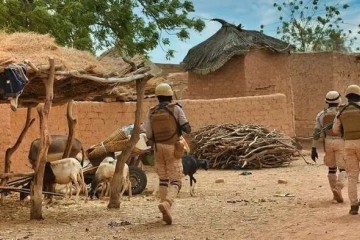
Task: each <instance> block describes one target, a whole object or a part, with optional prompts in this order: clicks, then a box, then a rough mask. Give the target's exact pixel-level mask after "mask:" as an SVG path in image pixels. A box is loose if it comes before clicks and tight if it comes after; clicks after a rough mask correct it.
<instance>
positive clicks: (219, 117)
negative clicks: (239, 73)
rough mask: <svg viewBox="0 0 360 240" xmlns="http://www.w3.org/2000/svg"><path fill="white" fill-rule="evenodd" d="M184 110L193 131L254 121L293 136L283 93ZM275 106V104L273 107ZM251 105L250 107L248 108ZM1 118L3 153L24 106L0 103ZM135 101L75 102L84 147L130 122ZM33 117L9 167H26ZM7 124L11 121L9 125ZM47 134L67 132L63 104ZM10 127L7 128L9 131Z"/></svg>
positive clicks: (193, 104) (186, 104) (191, 103)
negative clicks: (13, 106) (206, 126)
mask: <svg viewBox="0 0 360 240" xmlns="http://www.w3.org/2000/svg"><path fill="white" fill-rule="evenodd" d="M180 103H181V104H182V105H183V108H184V111H185V112H186V115H187V117H188V119H189V122H190V123H191V125H192V128H193V130H194V131H196V130H198V129H199V128H200V127H202V126H205V125H208V124H221V123H255V124H262V125H265V126H267V127H269V128H270V129H277V130H280V131H283V132H285V133H286V134H288V135H290V136H294V133H295V130H294V128H293V125H292V123H291V122H289V121H288V119H286V118H284V117H283V109H285V108H286V104H287V101H286V97H285V95H283V94H273V95H266V96H255V97H242V98H226V99H214V100H182V101H180ZM154 104H155V101H154V100H147V101H146V102H145V104H144V108H143V113H144V114H143V117H145V112H147V110H148V109H149V108H150V106H153V105H154ZM274 105H276V106H278V107H276V108H273V106H274ZM249 106H251V107H249ZM0 107H1V110H2V113H3V114H2V117H4V116H7V117H5V119H1V120H3V121H1V122H0V125H1V129H2V134H3V138H2V140H3V141H2V142H1V143H0V153H1V154H5V150H6V148H7V147H8V146H9V145H13V144H14V143H15V141H16V139H17V137H18V135H19V133H20V131H21V129H22V128H23V124H24V121H25V118H26V109H18V111H17V112H15V113H14V112H11V110H10V107H9V106H8V105H0ZM134 113H135V103H120V102H114V103H92V102H76V103H75V104H74V107H73V114H74V116H75V117H76V118H77V120H78V123H77V126H76V137H77V138H78V139H80V140H81V141H82V143H83V145H84V147H85V149H87V148H88V147H89V146H91V145H93V144H97V143H99V142H101V141H102V140H104V139H105V138H106V137H108V136H109V135H110V134H111V133H112V132H113V131H114V130H116V129H117V128H118V127H121V126H124V125H127V124H129V123H132V122H133V120H134ZM32 115H33V117H35V118H36V121H35V123H34V125H33V126H32V127H31V128H30V129H29V131H28V133H27V135H26V136H25V138H24V140H23V142H22V144H21V146H20V147H19V149H18V150H17V152H16V153H15V154H14V155H13V158H12V160H13V164H12V170H14V169H16V170H17V171H21V170H25V171H27V170H29V168H28V167H27V166H26V164H28V160H27V155H28V148H29V146H30V143H31V141H32V140H33V139H35V138H38V137H39V121H38V116H37V113H35V111H33V114H32ZM10 123H11V124H10ZM49 129H50V134H67V122H66V106H60V107H53V108H52V109H51V112H50V116H49ZM10 130H11V131H10ZM3 156H4V155H2V156H0V165H1V169H0V172H3V169H4V168H3V160H4V157H3Z"/></svg>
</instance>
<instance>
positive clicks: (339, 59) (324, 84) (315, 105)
mask: <svg viewBox="0 0 360 240" xmlns="http://www.w3.org/2000/svg"><path fill="white" fill-rule="evenodd" d="M290 64H291V80H292V86H293V95H294V109H295V125H296V135H297V136H311V135H312V132H313V128H314V123H315V117H316V114H317V113H318V112H319V111H321V110H322V109H324V108H325V107H326V106H327V104H326V103H325V95H326V93H327V92H328V91H331V90H336V91H339V92H340V94H341V95H342V102H343V103H345V102H346V98H345V90H346V88H347V86H348V85H349V84H360V62H359V61H358V60H357V59H356V56H355V55H349V54H341V53H332V52H323V53H295V54H292V55H291V61H290Z"/></svg>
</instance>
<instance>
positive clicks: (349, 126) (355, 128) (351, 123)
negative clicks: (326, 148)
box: [339, 104, 360, 140]
mask: <svg viewBox="0 0 360 240" xmlns="http://www.w3.org/2000/svg"><path fill="white" fill-rule="evenodd" d="M339 117H340V120H341V124H342V127H343V138H344V139H345V140H355V139H360V106H359V107H356V106H354V105H353V104H349V105H347V106H345V107H344V109H343V110H342V111H341V112H340V116H339Z"/></svg>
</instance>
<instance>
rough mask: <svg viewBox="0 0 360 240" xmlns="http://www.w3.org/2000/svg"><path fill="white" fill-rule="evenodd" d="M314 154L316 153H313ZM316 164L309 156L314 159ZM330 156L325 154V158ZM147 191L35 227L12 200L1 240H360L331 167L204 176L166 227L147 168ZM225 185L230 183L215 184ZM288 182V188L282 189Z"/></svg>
mask: <svg viewBox="0 0 360 240" xmlns="http://www.w3.org/2000/svg"><path fill="white" fill-rule="evenodd" d="M307 153H308V152H307ZM306 158H307V160H308V161H311V159H310V157H309V155H307V156H306ZM321 158H322V154H320V159H321ZM145 170H146V173H147V176H148V187H147V190H146V191H145V192H144V193H143V194H141V195H136V196H134V197H133V198H131V200H130V201H128V200H127V199H124V200H123V201H122V204H121V208H120V209H117V210H108V209H107V208H106V206H107V201H99V200H93V201H89V202H88V203H86V204H85V203H84V202H83V201H80V202H79V203H75V202H74V201H72V200H66V201H63V200H58V201H56V203H55V204H54V205H52V206H44V207H43V213H44V214H43V215H44V217H45V220H42V221H30V220H29V214H30V204H29V202H27V203H21V202H19V201H18V200H17V198H18V194H15V193H14V194H12V195H11V196H10V197H9V196H8V197H6V198H5V200H4V204H3V205H1V206H0V209H1V211H0V239H77V240H82V239H157V240H158V239H160V240H161V239H359V236H360V232H359V230H358V229H359V224H360V215H358V216H351V215H349V214H348V210H349V208H350V206H349V200H348V198H347V188H345V189H344V197H345V203H343V204H333V203H331V198H332V194H331V192H330V189H329V186H328V183H327V176H326V175H327V168H326V167H325V166H324V165H323V164H322V161H321V160H318V163H317V164H316V165H306V164H305V162H304V160H303V159H299V160H296V161H294V162H292V164H291V165H290V166H289V167H284V168H276V169H262V170H250V172H251V174H249V175H246V174H244V175H243V174H242V173H243V172H244V171H242V170H239V171H235V170H227V171H225V170H209V171H204V170H200V171H198V172H197V173H196V174H195V177H196V179H197V180H198V183H197V185H196V194H197V195H196V196H195V197H191V196H190V194H189V181H188V177H185V178H184V181H183V186H184V187H183V188H182V190H181V192H180V194H179V198H178V199H177V201H176V204H175V206H174V208H173V218H174V220H173V222H174V223H173V225H171V226H166V225H162V223H161V218H160V213H159V211H158V208H157V204H158V199H157V198H156V197H155V196H153V195H152V194H151V192H152V191H153V189H154V187H155V185H156V184H157V178H156V174H155V173H154V171H153V169H152V168H146V169H145ZM218 178H223V179H224V183H215V180H216V179H218ZM278 180H285V181H287V183H282V184H280V183H278Z"/></svg>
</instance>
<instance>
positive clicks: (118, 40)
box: [0, 0, 205, 58]
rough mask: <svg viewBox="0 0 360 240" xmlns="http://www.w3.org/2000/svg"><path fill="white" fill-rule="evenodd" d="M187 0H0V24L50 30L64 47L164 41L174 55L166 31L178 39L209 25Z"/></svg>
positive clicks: (127, 50) (138, 46)
mask: <svg viewBox="0 0 360 240" xmlns="http://www.w3.org/2000/svg"><path fill="white" fill-rule="evenodd" d="M194 11H195V9H194V6H193V4H192V2H191V1H188V0H161V1H160V0H0V28H1V29H3V30H4V31H6V32H9V33H11V32H16V31H21V32H24V31H33V32H38V33H42V34H45V33H49V34H51V35H52V36H54V38H55V39H56V41H57V43H58V44H60V45H63V46H69V47H74V48H77V49H81V50H89V51H92V52H95V51H96V50H99V49H106V48H110V47H116V48H117V49H121V51H122V53H123V54H126V55H129V56H133V55H134V54H145V55H146V53H147V52H148V51H150V50H152V49H154V48H155V47H156V46H157V45H159V44H161V45H162V46H164V47H165V48H166V51H167V53H166V56H167V58H171V57H173V55H174V52H175V51H174V50H173V49H171V48H170V40H169V38H166V37H162V35H161V33H162V32H164V31H166V32H167V33H169V34H175V35H176V36H177V37H178V38H179V39H180V40H186V39H188V38H189V31H188V30H189V29H194V30H196V31H199V32H200V31H202V29H203V28H204V26H205V24H204V22H203V21H202V20H200V19H197V18H190V17H189V13H192V12H194Z"/></svg>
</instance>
